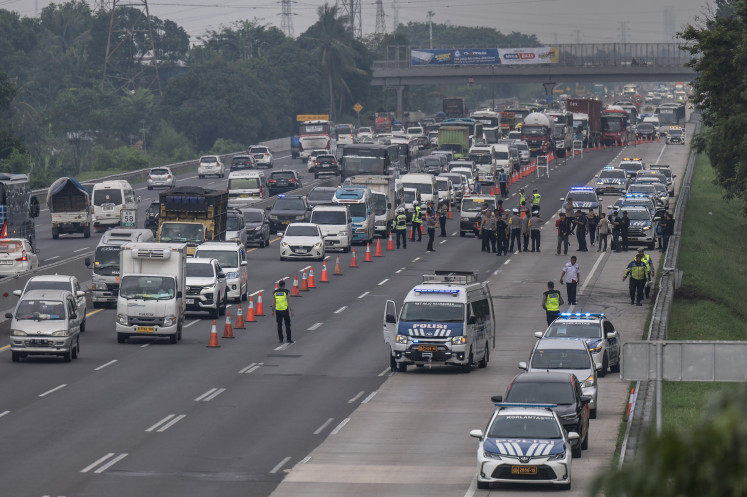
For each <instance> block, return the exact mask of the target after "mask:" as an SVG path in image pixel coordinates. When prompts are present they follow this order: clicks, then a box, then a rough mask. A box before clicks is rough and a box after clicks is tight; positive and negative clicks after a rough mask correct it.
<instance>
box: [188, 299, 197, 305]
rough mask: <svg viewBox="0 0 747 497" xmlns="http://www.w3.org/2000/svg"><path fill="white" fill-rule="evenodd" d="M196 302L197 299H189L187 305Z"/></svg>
mask: <svg viewBox="0 0 747 497" xmlns="http://www.w3.org/2000/svg"><path fill="white" fill-rule="evenodd" d="M194 303H195V299H187V305H192V304H194Z"/></svg>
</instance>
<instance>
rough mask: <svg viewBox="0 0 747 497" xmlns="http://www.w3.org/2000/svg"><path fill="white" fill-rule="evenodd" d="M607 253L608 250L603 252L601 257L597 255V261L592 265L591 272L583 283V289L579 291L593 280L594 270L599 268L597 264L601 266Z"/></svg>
mask: <svg viewBox="0 0 747 497" xmlns="http://www.w3.org/2000/svg"><path fill="white" fill-rule="evenodd" d="M605 254H606V252H602V253H601V254H599V257H597V261H596V262H595V263H594V265H593V266H592V268H591V271H590V272H589V275H588V276H587V277H586V278H585V279H584V284H583V285H581V291H580V292H579V293H582V292H583V291H584V289H585V288H586V285H588V284H589V282H590V281H591V275H593V274H594V271H596V270H597V266H599V263H600V262H602V258H603V257H604V255H605Z"/></svg>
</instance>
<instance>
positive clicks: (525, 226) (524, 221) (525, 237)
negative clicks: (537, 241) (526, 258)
mask: <svg viewBox="0 0 747 497" xmlns="http://www.w3.org/2000/svg"><path fill="white" fill-rule="evenodd" d="M529 219H530V216H529V213H528V212H527V213H526V215H524V216H522V218H521V239H522V241H523V242H524V252H528V251H529Z"/></svg>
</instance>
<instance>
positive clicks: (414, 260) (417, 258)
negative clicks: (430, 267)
mask: <svg viewBox="0 0 747 497" xmlns="http://www.w3.org/2000/svg"><path fill="white" fill-rule="evenodd" d="M419 260H420V257H416V258H414V259H413V260H412V262H418V261H419Z"/></svg>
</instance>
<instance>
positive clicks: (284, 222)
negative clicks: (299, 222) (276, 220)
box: [280, 221, 290, 224]
mask: <svg viewBox="0 0 747 497" xmlns="http://www.w3.org/2000/svg"><path fill="white" fill-rule="evenodd" d="M280 224H290V221H280Z"/></svg>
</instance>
